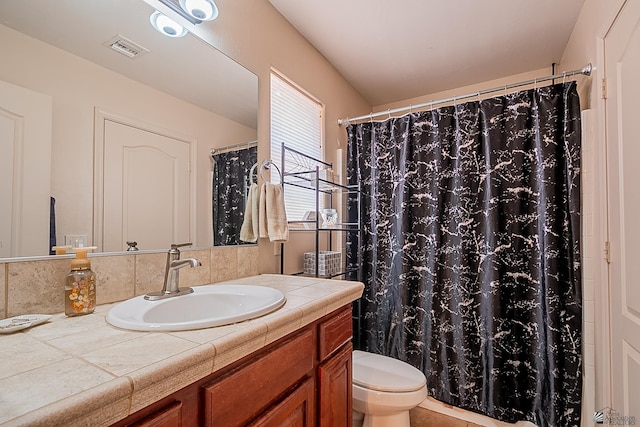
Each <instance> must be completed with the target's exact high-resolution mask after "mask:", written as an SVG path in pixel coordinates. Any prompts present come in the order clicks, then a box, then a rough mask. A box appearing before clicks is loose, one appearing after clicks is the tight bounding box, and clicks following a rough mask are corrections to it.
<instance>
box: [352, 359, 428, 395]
mask: <svg viewBox="0 0 640 427" xmlns="http://www.w3.org/2000/svg"><path fill="white" fill-rule="evenodd" d="M352 358H353V383H354V384H356V385H359V386H361V387H365V388H368V389H370V390H378V391H389V392H407V391H415V390H419V389H420V388H422V387H423V386H424V385H425V384H426V383H427V380H426V378H425V376H424V374H423V373H422V372H420V371H419V370H418V369H416V368H414V367H413V366H411V365H409V364H407V363H405V362H402V361H401V360H397V359H393V358H391V357H387V356H382V355H379V354H373V353H367V352H365V351H360V350H354V352H353V354H352Z"/></svg>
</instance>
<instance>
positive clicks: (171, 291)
mask: <svg viewBox="0 0 640 427" xmlns="http://www.w3.org/2000/svg"><path fill="white" fill-rule="evenodd" d="M182 246H191V243H181V244H179V245H178V244H175V243H172V244H171V249H169V252H168V253H167V266H166V269H165V272H164V286H163V287H162V290H161V291H158V292H150V293H148V294H147V295H145V296H144V299H146V300H150V301H154V300H159V299H165V298H171V297H177V296H179V295H187V294H190V293H192V292H193V289H192V288H181V287H180V286H179V281H180V272H179V271H178V270H180V269H181V268H182V267H186V266H191V267H198V266H200V265H202V264H200V261H198V260H197V259H195V258H185V259H180V250H179V249H178V248H180V247H182Z"/></svg>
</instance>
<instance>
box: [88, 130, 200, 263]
mask: <svg viewBox="0 0 640 427" xmlns="http://www.w3.org/2000/svg"><path fill="white" fill-rule="evenodd" d="M102 123H103V135H104V140H103V144H104V145H103V150H104V157H103V166H102V167H103V177H104V178H103V182H102V189H103V196H102V200H103V202H102V204H103V219H102V233H101V238H102V242H101V243H102V248H101V249H102V250H103V251H106V252H111V251H123V250H126V249H127V246H128V245H127V243H126V242H127V241H136V242H137V243H138V245H137V247H138V248H139V249H140V250H144V249H157V248H165V247H166V248H168V247H169V246H170V245H171V243H181V242H189V241H191V239H192V237H193V236H191V216H192V213H193V209H194V208H193V205H194V200H193V196H192V191H191V172H190V151H191V148H190V143H189V141H185V140H183V139H180V138H176V137H174V136H171V135H167V134H163V133H161V132H160V131H158V130H157V129H153V130H152V129H149V128H145V127H144V126H143V125H140V124H133V123H123V122H122V121H118V120H110V119H109V118H105V119H104V120H103V122H102Z"/></svg>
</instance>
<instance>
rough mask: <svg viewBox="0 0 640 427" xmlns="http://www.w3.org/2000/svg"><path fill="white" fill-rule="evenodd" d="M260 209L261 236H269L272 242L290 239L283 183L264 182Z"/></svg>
mask: <svg viewBox="0 0 640 427" xmlns="http://www.w3.org/2000/svg"><path fill="white" fill-rule="evenodd" d="M259 209H260V211H259V214H258V218H259V221H260V226H259V231H260V237H268V238H269V240H270V241H271V242H277V243H283V242H286V241H288V240H289V225H288V224H287V212H286V211H285V207H284V194H283V191H282V185H281V184H271V183H268V182H266V183H264V184H262V187H261V189H260V208H259Z"/></svg>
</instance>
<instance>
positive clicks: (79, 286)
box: [64, 246, 97, 316]
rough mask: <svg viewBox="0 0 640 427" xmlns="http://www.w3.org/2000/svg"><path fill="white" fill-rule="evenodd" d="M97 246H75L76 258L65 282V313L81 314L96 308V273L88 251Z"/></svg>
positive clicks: (91, 311)
mask: <svg viewBox="0 0 640 427" xmlns="http://www.w3.org/2000/svg"><path fill="white" fill-rule="evenodd" d="M91 249H97V247H96V246H87V247H84V248H73V251H74V252H75V253H76V257H75V259H73V260H71V272H69V274H67V278H66V280H65V284H64V297H65V298H64V301H65V303H64V314H66V315H67V316H80V315H83V314H89V313H93V310H95V308H96V275H95V273H94V272H93V271H91V263H90V262H89V259H88V258H87V251H88V250H91Z"/></svg>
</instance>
